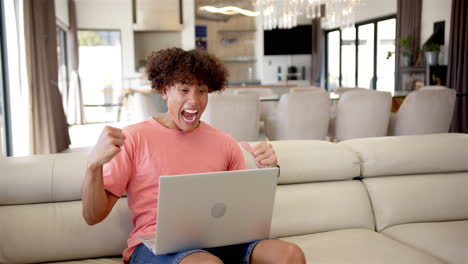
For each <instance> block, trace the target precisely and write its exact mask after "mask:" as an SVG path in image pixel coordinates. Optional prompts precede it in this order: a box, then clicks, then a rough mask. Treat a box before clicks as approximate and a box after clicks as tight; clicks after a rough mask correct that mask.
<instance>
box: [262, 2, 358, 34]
mask: <svg viewBox="0 0 468 264" xmlns="http://www.w3.org/2000/svg"><path fill="white" fill-rule="evenodd" d="M360 1H361V0H256V6H257V10H258V11H259V12H260V13H261V14H262V16H263V29H265V30H271V29H274V28H280V29H286V28H293V27H295V26H297V20H298V18H300V17H306V18H307V19H314V18H318V17H321V18H322V25H323V27H327V28H332V27H341V28H345V27H351V26H353V25H354V18H355V13H356V7H357V6H358V5H359V3H360ZM323 5H324V6H325V13H322V12H323V9H322V6H323Z"/></svg>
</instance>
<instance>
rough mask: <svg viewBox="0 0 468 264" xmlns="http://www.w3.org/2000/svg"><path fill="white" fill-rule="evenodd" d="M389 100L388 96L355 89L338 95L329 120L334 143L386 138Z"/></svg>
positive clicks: (389, 108) (390, 102)
mask: <svg viewBox="0 0 468 264" xmlns="http://www.w3.org/2000/svg"><path fill="white" fill-rule="evenodd" d="M391 105H392V96H391V94H390V93H389V92H381V91H375V90H367V89H359V90H358V91H353V92H345V93H342V94H341V96H340V98H339V99H338V103H337V105H336V114H335V116H332V117H331V119H330V128H329V136H330V137H331V138H333V139H334V141H343V140H347V139H352V138H364V137H382V136H386V135H387V130H388V123H389V120H390V110H391Z"/></svg>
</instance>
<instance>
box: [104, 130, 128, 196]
mask: <svg viewBox="0 0 468 264" xmlns="http://www.w3.org/2000/svg"><path fill="white" fill-rule="evenodd" d="M123 133H124V135H125V137H126V139H125V143H124V145H122V146H121V147H120V152H119V153H118V154H117V155H115V157H114V158H113V159H112V160H111V161H109V162H108V163H106V164H104V166H103V169H102V174H103V180H104V187H105V189H106V190H107V191H109V192H111V193H112V194H114V195H116V196H117V197H121V196H122V195H123V194H124V193H125V191H126V189H127V184H128V182H129V180H130V178H131V175H132V173H133V157H134V150H135V148H134V144H133V141H132V138H131V136H130V135H129V134H128V133H127V132H126V131H125V130H124V132H123Z"/></svg>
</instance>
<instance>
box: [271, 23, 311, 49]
mask: <svg viewBox="0 0 468 264" xmlns="http://www.w3.org/2000/svg"><path fill="white" fill-rule="evenodd" d="M263 48H264V55H289V54H311V53H312V25H300V26H297V27H293V28H291V29H273V30H265V31H263Z"/></svg>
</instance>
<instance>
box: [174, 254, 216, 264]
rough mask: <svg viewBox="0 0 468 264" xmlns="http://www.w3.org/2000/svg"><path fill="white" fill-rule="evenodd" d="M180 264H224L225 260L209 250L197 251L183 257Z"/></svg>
mask: <svg viewBox="0 0 468 264" xmlns="http://www.w3.org/2000/svg"><path fill="white" fill-rule="evenodd" d="M179 263H180V264H192V263H203V264H205V263H206V264H223V262H222V261H221V260H220V259H219V258H218V257H217V256H215V255H212V254H210V253H208V252H195V253H192V254H190V255H188V256H186V257H185V258H183V259H182V260H181V261H180V262H179Z"/></svg>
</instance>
